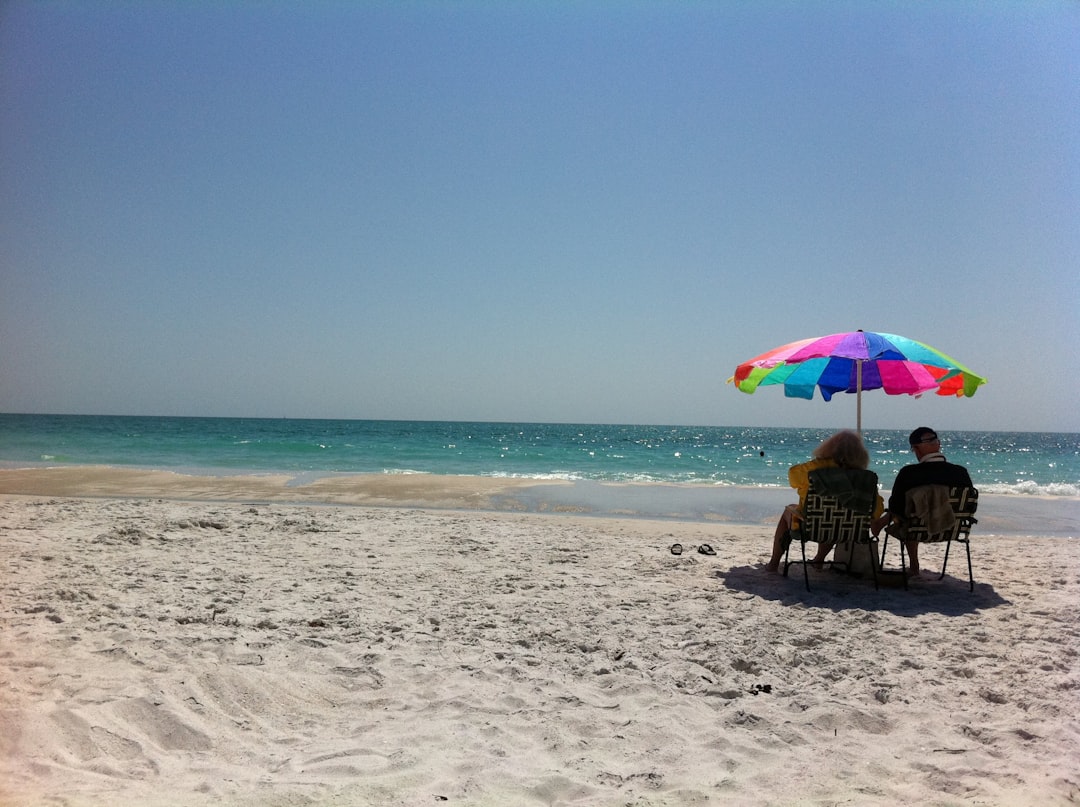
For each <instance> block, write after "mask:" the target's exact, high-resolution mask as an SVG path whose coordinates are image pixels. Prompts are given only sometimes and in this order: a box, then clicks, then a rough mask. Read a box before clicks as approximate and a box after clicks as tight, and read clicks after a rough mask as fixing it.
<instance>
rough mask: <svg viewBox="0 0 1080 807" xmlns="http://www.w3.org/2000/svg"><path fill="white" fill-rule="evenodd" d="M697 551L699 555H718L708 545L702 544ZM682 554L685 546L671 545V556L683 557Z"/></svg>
mask: <svg viewBox="0 0 1080 807" xmlns="http://www.w3.org/2000/svg"><path fill="white" fill-rule="evenodd" d="M697 551H698V554H699V555H715V554H716V550H715V549H713V548H712V547H711V546H709V545H708V544H702V545H701V546H699V547H698V548H697ZM682 553H683V545H682V544H672V545H671V554H672V555H681V554H682Z"/></svg>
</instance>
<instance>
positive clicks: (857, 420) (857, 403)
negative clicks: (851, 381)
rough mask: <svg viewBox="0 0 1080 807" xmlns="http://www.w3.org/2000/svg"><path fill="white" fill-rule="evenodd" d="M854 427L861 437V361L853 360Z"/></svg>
mask: <svg viewBox="0 0 1080 807" xmlns="http://www.w3.org/2000/svg"><path fill="white" fill-rule="evenodd" d="M855 427H856V428H857V429H858V430H859V437H862V361H856V362H855Z"/></svg>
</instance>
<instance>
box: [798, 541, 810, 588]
mask: <svg viewBox="0 0 1080 807" xmlns="http://www.w3.org/2000/svg"><path fill="white" fill-rule="evenodd" d="M799 546H801V547H802V576H803V581H804V582H805V583H806V590H807V591H809V590H810V570H809V569H807V568H806V566H807V563H806V541H799Z"/></svg>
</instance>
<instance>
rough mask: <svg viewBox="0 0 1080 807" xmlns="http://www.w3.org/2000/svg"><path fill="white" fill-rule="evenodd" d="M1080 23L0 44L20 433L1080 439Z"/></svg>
mask: <svg viewBox="0 0 1080 807" xmlns="http://www.w3.org/2000/svg"><path fill="white" fill-rule="evenodd" d="M1078 322H1080V3H1078V2H1075V1H1074V0H1060V1H1059V2H1051V1H1050V0H1046V1H1044V2H1041V1H1039V0H1031V1H1029V2H991V3H987V2H948V1H947V0H946V2H881V3H864V2H861V1H860V2H842V1H840V2H828V3H825V2H820V3H818V2H793V1H792V2H779V1H777V2H768V1H767V0H763V2H742V3H739V2H725V3H706V2H626V3H620V4H613V3H608V2H566V3H541V2H523V3H496V2H468V1H465V2H455V3H435V2H363V3H348V2H320V3H310V4H308V3H282V2H268V3H256V2H220V3H182V2H156V3H131V2H105V3H54V2H19V0H12V1H11V2H6V3H4V4H3V5H0V411H7V412H43V413H44V412H54V413H74V414H95V413H101V414H156V415H229V416H267V417H280V416H289V417H342V418H401V419H437V420H443V419H445V420H502V421H569V422H605V423H628V422H629V423H672V424H700V425H777V426H787V425H791V426H799V425H805V426H826V427H833V426H835V427H843V426H853V425H854V422H855V400H854V396H848V395H840V396H837V397H836V398H834V399H833V401H832V402H830V403H825V402H823V401H822V400H821V399H820V398H817V397H815V399H814V400H813V401H811V402H807V401H802V400H793V399H785V398H784V396H783V394H782V392H781V391H780V390H779V389H777V388H763V389H760V390H758V392H757V393H755V394H754V395H744V394H742V393H739V392H737V391H736V390H735V389H734V387H733V386H731V385H726V384H725V380H726V379H727V378H728V377H729V376H730V375H731V374H732V372H733V370H734V368H735V366H736V365H737V364H739V363H740V362H742V361H744V360H746V359H749V358H751V357H753V356H755V355H757V354H759V353H762V352H764V351H765V350H767V349H769V348H771V347H774V346H776V345H779V344H782V343H786V342H791V341H794V340H796V339H801V338H805V337H809V336H815V335H820V334H828V333H834V332H839V331H848V330H855V329H858V328H862V329H865V330H875V331H885V332H890V333H898V334H902V335H905V336H908V337H911V338H914V339H918V340H920V341H923V342H926V343H928V344H930V345H933V346H935V347H937V348H939V349H941V350H943V351H944V352H946V353H948V354H951V355H953V356H955V357H956V358H957V359H959V360H960V361H962V362H963V363H965V364H967V365H968V366H969V367H971V368H972V369H973V370H975V371H976V372H979V373H981V374H982V375H984V376H986V377H987V378H988V379H989V380H988V383H987V384H986V385H985V386H983V387H982V388H981V389H980V390H979V392H978V393H977V394H976V395H975V397H973V398H971V399H962V400H955V399H941V398H938V397H937V396H925V397H923V398H922V399H920V400H912V399H910V398H907V397H906V396H902V397H899V398H889V397H887V396H885V395H883V394H882V393H880V392H872V393H867V394H866V395H864V398H863V426H864V428H870V429H873V428H909V427H914V426H916V425H919V424H922V423H928V424H931V425H934V426H936V427H937V428H941V429H958V428H965V427H967V428H975V429H994V430H1014V429H1015V430H1049V431H1080V415H1078V414H1077V412H1078V411H1080V407H1078V406H1077V399H1078V398H1080V380H1078V377H1077V373H1078V372H1080V371H1078V370H1077V362H1076V360H1075V356H1076V352H1077V347H1078V346H1080V325H1078Z"/></svg>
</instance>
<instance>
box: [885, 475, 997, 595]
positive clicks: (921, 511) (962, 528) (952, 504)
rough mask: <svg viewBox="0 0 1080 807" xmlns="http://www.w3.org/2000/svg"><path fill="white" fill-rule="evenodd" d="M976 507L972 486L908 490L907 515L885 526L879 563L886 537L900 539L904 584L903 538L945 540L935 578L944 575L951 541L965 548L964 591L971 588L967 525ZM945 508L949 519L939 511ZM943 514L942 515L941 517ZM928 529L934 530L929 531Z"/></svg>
mask: <svg viewBox="0 0 1080 807" xmlns="http://www.w3.org/2000/svg"><path fill="white" fill-rule="evenodd" d="M978 506H979V491H978V490H976V489H975V488H950V487H947V486H945V485H922V486H921V487H918V488H914V489H912V490H910V491H908V494H907V502H906V509H907V512H908V513H910V514H911V515H909V516H907V517H905V518H904V519H903V520H901V521H897V522H896V523H893V524H890V525H889V526H888V527H887V528H886V529H885V540H884V541H883V542H882V545H881V562H882V564H884V563H885V550H886V549H887V548H888V546H889V536H890V535H892V536H895V537H896V538H897V539H899V541H900V570H901V572H902V573H903V575H904V586H905V588H906V587H907V561H906V549H905V547H904V541H918V542H919V543H920V544H939V543H942V542H944V543H945V560H944V561H943V562H942V564H941V574H940V575H939V576H938V580H941V579H943V578H944V577H945V568H946V567H947V566H948V565H949V550H950V549H951V548H952V542H953V541H956V542H957V543H961V544H963V545H964V549H965V550H967V565H968V591H974V590H975V577H974V575H973V574H972V571H971V540H970V538H971V528H972V526H973V525H975V524H977V523H978V520H977V519H976V518H975V516H974V513H975V510H976V509H977V508H978ZM943 508H947V509H948V510H949V511H950V512H951V514H952V519H951V520H950V519H949V518H948V517H947V514H943V513H942V512H941V511H942V509H943ZM943 515H944V516H945V517H944V518H943ZM950 522H951V523H950ZM931 529H933V530H934V531H933V532H931Z"/></svg>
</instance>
